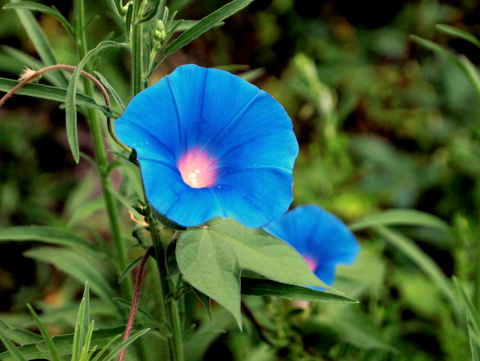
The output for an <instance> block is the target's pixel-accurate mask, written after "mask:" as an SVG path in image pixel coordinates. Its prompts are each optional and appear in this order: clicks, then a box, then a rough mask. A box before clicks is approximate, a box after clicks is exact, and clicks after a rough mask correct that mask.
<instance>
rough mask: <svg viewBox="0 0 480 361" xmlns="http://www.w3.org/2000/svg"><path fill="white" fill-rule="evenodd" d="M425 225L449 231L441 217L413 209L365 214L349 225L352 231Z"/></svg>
mask: <svg viewBox="0 0 480 361" xmlns="http://www.w3.org/2000/svg"><path fill="white" fill-rule="evenodd" d="M394 225H396V226H398V225H402V226H425V227H433V228H437V229H440V230H442V231H446V232H449V229H450V228H449V225H448V223H446V222H445V221H443V220H442V219H440V218H438V217H436V216H434V215H431V214H429V213H425V212H421V211H417V210H414V209H392V210H388V211H384V212H382V213H378V214H374V215H372V216H367V217H365V218H363V219H360V220H358V221H356V222H354V223H352V224H350V225H349V228H350V229H351V230H352V231H358V230H361V229H365V228H370V227H375V226H394Z"/></svg>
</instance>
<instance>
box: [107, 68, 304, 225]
mask: <svg viewBox="0 0 480 361" xmlns="http://www.w3.org/2000/svg"><path fill="white" fill-rule="evenodd" d="M114 127H115V133H116V135H117V137H118V138H119V140H120V141H121V142H123V143H124V144H126V145H127V146H129V147H131V148H134V149H135V150H136V152H137V157H138V161H139V163H140V169H141V173H142V178H143V182H144V186H145V190H146V195H147V198H148V200H149V202H150V203H151V204H152V205H153V207H154V208H155V209H156V210H157V211H158V212H160V213H161V214H163V215H165V216H167V217H168V218H169V219H171V220H172V221H175V222H176V223H178V224H180V225H183V226H195V225H199V224H202V223H204V222H205V221H208V220H210V219H211V218H213V217H233V218H235V219H236V220H237V221H238V222H240V223H242V224H244V225H246V226H248V227H252V228H256V227H262V226H264V225H266V224H268V223H269V222H271V221H272V220H274V219H277V218H278V217H280V216H281V215H282V214H283V213H284V212H286V210H287V209H288V207H289V205H290V203H291V201H292V169H293V163H294V161H295V158H296V156H297V154H298V143H297V141H296V138H295V135H294V133H293V130H292V122H291V120H290V118H289V117H288V115H287V114H286V112H285V110H284V109H283V108H282V106H281V105H280V104H279V103H278V102H277V101H276V100H275V99H273V98H272V96H270V95H269V94H267V93H266V92H264V91H262V90H259V89H258V88H257V87H255V86H254V85H252V84H250V83H248V82H247V81H245V80H242V79H241V78H239V77H237V76H235V75H232V74H230V73H228V72H226V71H222V70H218V69H206V68H201V67H199V66H196V65H184V66H180V67H178V68H177V69H176V70H175V71H174V72H173V73H172V74H170V75H169V76H166V77H164V78H162V79H161V80H160V81H159V82H157V83H156V84H155V85H153V86H151V87H149V88H147V89H145V90H144V91H142V92H141V93H139V94H138V95H137V96H135V97H134V98H133V100H132V101H131V102H130V104H129V105H128V107H127V109H126V110H125V113H124V114H123V115H122V117H121V118H119V119H117V120H116V121H115V123H114Z"/></svg>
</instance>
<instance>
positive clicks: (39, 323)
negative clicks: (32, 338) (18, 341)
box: [27, 304, 60, 361]
mask: <svg viewBox="0 0 480 361" xmlns="http://www.w3.org/2000/svg"><path fill="white" fill-rule="evenodd" d="M27 307H28V310H29V311H30V313H31V315H32V317H33V319H34V320H35V323H36V324H37V327H38V330H39V331H40V333H41V334H42V337H43V340H44V341H45V344H46V345H47V348H48V351H49V353H50V357H51V360H52V361H60V356H59V355H58V352H57V349H56V347H55V345H54V343H53V341H52V338H51V337H50V334H49V333H48V331H47V329H46V328H45V325H44V324H43V322H42V321H41V320H40V318H39V317H38V315H37V313H36V312H35V311H34V310H33V308H32V306H30V305H29V304H27Z"/></svg>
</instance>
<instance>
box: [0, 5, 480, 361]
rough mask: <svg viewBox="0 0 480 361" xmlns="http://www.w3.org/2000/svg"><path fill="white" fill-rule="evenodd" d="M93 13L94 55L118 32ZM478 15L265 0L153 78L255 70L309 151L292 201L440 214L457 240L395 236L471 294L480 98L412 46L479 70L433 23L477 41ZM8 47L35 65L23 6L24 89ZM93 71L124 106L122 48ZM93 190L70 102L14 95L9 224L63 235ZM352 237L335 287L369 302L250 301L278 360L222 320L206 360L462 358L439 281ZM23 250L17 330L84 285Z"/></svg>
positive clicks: (9, 114)
mask: <svg viewBox="0 0 480 361" xmlns="http://www.w3.org/2000/svg"><path fill="white" fill-rule="evenodd" d="M42 3H44V4H47V5H55V6H57V8H58V9H59V10H60V11H61V12H62V13H63V14H64V15H65V16H66V17H67V18H68V16H69V13H70V12H71V11H72V9H71V4H70V2H69V1H64V0H62V1H42ZM224 3H225V1H220V0H216V1H195V0H193V1H191V2H190V4H189V6H186V7H185V9H183V10H182V11H180V12H179V14H178V15H177V18H183V17H184V18H187V19H199V18H201V17H202V16H205V15H206V14H208V13H210V12H212V11H214V10H215V9H217V8H218V7H220V6H221V5H223V4H224ZM5 4H6V1H0V5H1V6H3V5H5ZM104 7H105V8H104ZM89 11H90V12H91V14H90V15H91V16H93V15H95V14H102V15H101V17H100V18H96V19H94V20H93V21H92V23H91V24H90V27H91V29H90V30H89V34H92V36H94V37H95V38H91V39H89V41H91V44H96V43H98V41H100V40H101V39H103V38H105V37H107V36H113V37H115V36H116V35H118V34H119V33H114V34H113V35H109V32H110V31H112V29H113V31H114V32H115V31H117V30H115V29H116V25H115V22H114V20H113V19H112V17H110V16H109V14H108V11H107V9H106V5H105V4H103V2H101V1H91V7H89ZM479 15H480V4H479V3H478V2H477V1H474V0H464V1H436V0H422V1H399V0H397V1H391V2H389V1H374V0H370V1H354V0H350V1H349V0H338V1H334V0H332V1H312V0H298V1H294V0H273V1H272V0H256V1H254V2H253V3H252V4H251V5H250V6H249V7H247V8H246V9H245V10H243V11H241V12H240V13H238V14H236V15H234V16H233V17H231V18H229V19H227V20H226V21H225V24H224V26H222V27H218V28H215V29H213V30H211V31H209V32H208V33H206V34H204V35H203V36H202V37H200V38H199V39H197V40H196V41H194V42H193V43H192V44H190V45H189V46H187V47H185V48H184V49H182V50H180V51H179V52H177V53H175V54H174V55H172V56H171V57H169V58H167V60H166V61H165V63H164V64H163V65H162V66H161V67H160V68H159V71H158V72H156V73H155V74H154V76H153V77H152V82H154V81H155V80H156V79H158V78H160V77H161V76H163V75H164V74H168V73H169V72H171V71H172V70H173V69H174V68H175V67H177V66H179V65H181V64H185V63H196V64H198V65H202V66H227V65H231V64H237V65H238V66H235V67H233V68H231V69H234V70H236V71H239V72H241V71H243V70H257V71H255V72H252V73H250V75H251V76H252V77H251V80H252V82H253V83H255V84H256V85H258V86H259V87H260V88H262V89H264V90H266V91H268V92H269V93H271V94H272V95H273V96H274V97H275V98H276V99H277V100H279V102H280V103H281V104H283V106H284V107H285V109H286V110H287V112H288V113H289V115H290V116H291V118H292V120H293V123H294V128H295V131H296V134H297V136H298V139H299V142H300V147H301V152H300V155H299V158H298V160H297V163H296V168H295V171H294V176H295V185H294V193H295V199H294V205H300V204H307V203H316V204H319V205H321V206H323V207H324V208H326V209H328V210H330V211H331V212H333V213H335V214H336V215H338V216H339V217H340V218H341V219H343V220H345V221H346V222H347V223H352V222H354V221H356V220H358V219H360V218H362V217H364V216H367V215H371V214H375V213H377V212H379V211H381V210H387V209H392V208H413V209H416V210H420V211H425V212H428V213H431V214H433V215H436V216H438V217H440V218H441V219H443V220H445V221H446V222H447V223H449V224H451V225H452V226H453V228H454V229H455V230H456V231H457V234H458V237H457V238H456V240H455V241H452V240H451V239H450V238H447V237H444V235H442V234H440V233H438V232H435V231H434V230H432V229H429V228H418V227H417V228H415V227H404V228H398V230H399V231H401V232H403V233H404V234H407V235H408V236H410V237H412V239H414V240H415V242H417V244H418V246H420V248H421V249H423V251H424V252H425V253H426V254H427V255H428V256H429V257H431V258H432V259H433V260H434V261H435V262H436V263H437V264H438V266H439V267H440V269H441V270H442V271H443V272H444V274H445V275H446V276H447V277H450V276H452V275H456V276H457V277H458V278H459V279H460V280H462V281H463V282H464V283H465V285H466V286H467V288H474V286H473V285H474V284H475V282H479V280H478V279H477V273H478V267H479V260H478V259H476V258H475V257H476V256H475V255H476V254H478V248H479V245H478V242H479V240H478V237H476V235H477V234H478V227H479V216H480V215H479V209H480V207H479V206H480V162H479V156H480V142H479V141H480V131H479V129H480V127H479V125H480V122H479V115H480V106H479V105H480V103H479V102H480V99H478V98H477V97H476V94H475V91H474V90H473V88H472V86H471V84H470V83H469V82H468V80H467V79H466V78H465V77H464V75H463V74H462V73H461V72H460V71H458V70H457V69H456V68H455V67H454V66H453V65H452V64H451V63H449V62H448V61H447V60H445V59H444V58H441V57H439V56H438V55H436V54H434V53H432V52H431V51H429V50H427V49H425V48H422V47H420V46H419V45H418V44H417V43H415V42H414V41H412V39H411V38H410V37H409V36H410V35H411V34H414V35H418V36H420V37H422V38H425V39H429V40H432V41H434V42H436V43H438V44H440V45H442V46H443V47H444V48H445V49H449V50H450V51H452V52H454V53H459V54H464V55H466V56H467V57H468V58H469V59H470V60H471V61H472V62H473V63H474V64H478V62H480V49H478V48H476V47H474V46H473V45H471V44H470V43H468V42H466V41H464V40H460V39H456V38H454V37H452V36H449V35H447V34H445V33H442V32H440V31H438V30H436V28H435V25H436V24H439V23H442V24H449V25H453V26H456V27H458V28H461V29H464V30H466V31H468V32H470V33H472V34H473V35H476V36H479V35H480V23H479V22H478V19H479ZM37 18H38V19H39V22H40V24H41V25H42V27H43V29H44V31H45V32H46V33H47V35H48V37H49V38H50V39H51V41H52V44H53V45H54V47H55V51H56V54H57V56H58V58H59V60H60V62H62V63H65V64H76V63H77V62H78V59H77V58H76V53H75V52H74V51H73V49H74V44H71V43H70V41H69V40H68V37H67V36H66V35H65V32H64V30H63V28H62V27H61V25H60V24H59V23H58V22H56V21H55V20H53V19H51V18H49V17H47V16H44V15H38V17H37ZM8 47H14V48H20V49H22V50H23V51H26V52H28V53H30V54H31V55H32V56H36V54H35V52H34V50H33V48H32V46H31V43H30V42H29V40H28V38H27V37H26V35H25V33H24V32H23V30H22V28H21V26H20V23H19V22H18V19H17V18H16V16H15V14H14V12H10V11H1V12H0V76H3V77H10V78H15V77H17V75H18V74H19V73H20V71H21V70H22V64H20V63H18V62H17V61H12V60H11V58H10V57H9V56H8V54H9V51H11V50H9V49H10V48H8ZM98 69H99V71H100V72H102V74H103V75H104V76H106V77H107V78H108V79H109V81H111V83H112V85H114V87H115V88H116V89H117V91H118V92H119V93H120V95H121V96H122V97H123V100H124V101H125V102H128V100H129V99H130V94H129V87H128V86H127V84H128V81H129V78H128V76H129V75H128V74H129V71H128V69H129V59H128V57H127V56H126V55H125V54H124V53H122V52H121V51H115V52H110V53H108V54H105V61H104V62H102V63H100V64H99V68H98ZM79 127H80V128H79V134H80V138H79V139H80V149H81V151H82V152H84V153H86V154H89V155H92V147H91V144H90V140H89V136H88V129H87V126H86V123H85V122H84V121H83V120H82V119H80V122H79ZM98 193H99V187H98V185H97V184H96V183H95V177H94V175H93V174H92V171H91V168H90V165H89V164H88V163H87V162H86V161H81V162H80V164H79V165H75V164H74V162H73V159H72V157H71V154H70V151H69V150H68V144H67V140H66V135H65V131H64V112H63V110H61V109H59V106H58V104H55V103H52V102H49V101H39V100H35V99H32V98H25V97H20V96H16V97H14V98H12V99H10V100H9V101H8V102H7V104H6V105H5V106H4V107H2V108H0V226H2V227H6V226H11V225H28V224H41V225H51V226H57V225H67V223H68V222H69V220H70V222H71V217H72V216H73V215H75V210H76V209H77V208H78V207H80V206H81V205H82V204H85V202H87V201H89V200H91V199H93V198H95V197H96V196H98ZM92 207H93V206H92ZM76 216H77V217H78V218H77V219H76V220H75V222H73V224H70V225H73V226H74V227H75V228H76V229H78V230H79V231H80V232H81V231H82V230H83V229H85V228H87V227H88V228H93V229H94V230H95V231H96V232H98V234H100V235H103V236H106V237H107V238H108V234H105V233H106V232H108V227H107V225H106V220H105V216H104V214H103V213H102V211H101V210H100V209H97V210H96V211H95V212H90V213H88V214H85V216H81V215H78V214H76ZM357 236H358V238H359V240H360V243H361V246H362V254H361V256H360V258H359V261H358V262H357V263H356V265H355V266H353V267H351V268H347V267H345V268H341V269H340V272H339V274H340V277H339V282H338V284H337V285H338V289H340V290H345V292H346V293H347V295H348V296H352V297H354V298H355V297H356V298H358V299H359V300H360V301H361V302H360V304H359V305H358V306H351V305H328V306H323V305H318V306H316V307H317V308H318V309H319V312H318V313H315V312H314V314H315V316H312V317H311V319H310V320H309V321H305V320H301V319H299V318H297V316H298V315H296V314H295V313H292V310H291V307H290V306H289V305H290V304H288V305H287V304H285V303H282V302H281V301H278V304H277V305H276V306H278V307H277V308H274V307H273V306H272V305H270V306H272V307H270V308H268V307H267V309H266V310H265V309H264V307H265V305H264V304H261V302H259V301H258V300H253V298H252V299H249V302H251V306H252V308H253V309H254V310H255V312H258V313H259V314H258V317H261V314H263V313H265V314H267V315H268V316H269V317H266V320H265V322H270V323H271V325H270V326H271V327H272V328H273V329H276V330H277V331H278V332H276V333H274V336H273V337H272V338H273V340H272V342H273V344H275V348H270V349H268V348H265V344H264V343H261V342H260V341H259V340H258V337H257V335H256V334H255V332H254V331H253V330H252V329H251V328H249V327H247V328H246V330H244V332H243V333H240V332H239V331H237V330H235V323H234V321H233V319H230V318H229V317H230V316H227V315H225V314H224V313H223V311H221V310H217V311H216V312H215V313H214V315H213V316H212V317H214V318H215V319H221V320H223V321H218V322H220V323H221V322H223V323H224V324H225V327H226V328H228V329H230V330H231V331H230V332H229V333H228V334H224V335H222V336H221V337H218V338H217V339H216V340H215V341H213V340H209V341H205V345H210V343H212V346H211V347H209V349H208V350H207V353H206V356H205V359H213V357H220V358H222V359H225V360H228V359H232V360H247V359H248V360H250V359H251V360H254V359H255V360H274V359H277V360H282V359H286V360H303V359H304V360H310V359H312V360H323V359H325V360H406V359H409V360H412V361H413V360H464V359H468V358H469V357H470V350H469V346H468V341H467V340H468V339H467V338H466V336H465V329H464V328H463V326H462V325H461V323H458V322H457V320H456V319H455V315H454V311H453V310H452V309H451V307H450V305H449V303H448V302H447V300H445V299H444V298H443V296H442V295H441V293H440V291H439V290H438V288H437V285H436V284H435V283H434V282H433V281H432V280H431V278H429V277H428V276H427V275H426V274H424V273H422V271H421V270H420V269H419V268H418V267H417V264H415V262H414V261H412V259H411V258H409V257H408V256H406V255H405V254H404V253H402V252H400V251H399V250H398V249H397V248H395V247H394V246H392V245H391V244H390V243H388V242H386V241H385V239H384V238H382V237H381V236H379V235H373V234H371V233H369V232H367V231H360V232H357ZM29 247H30V245H29V244H28V243H26V244H22V245H21V246H19V245H13V244H0V320H2V319H4V320H16V321H17V322H18V320H19V318H15V317H17V316H18V314H20V313H22V312H25V304H26V303H27V302H30V303H33V304H35V303H36V302H37V303H38V304H42V303H43V304H47V305H51V306H54V305H55V304H56V303H58V302H59V303H61V302H63V301H62V300H75V299H76V298H77V297H78V295H79V294H81V290H82V287H81V286H82V285H80V284H76V283H75V284H74V285H71V284H69V283H70V281H67V280H66V279H65V276H64V275H63V274H62V273H61V272H59V271H56V270H54V269H52V268H50V267H47V266H45V265H44V264H41V263H37V262H36V261H33V260H32V259H31V258H25V257H23V256H22V252H23V251H25V250H27V249H28V248H29ZM337 285H336V287H337ZM278 310H283V311H284V312H279V311H278ZM201 311H203V309H201V310H199V312H201ZM15 314H17V316H15ZM18 317H20V316H18ZM195 317H198V318H200V316H195ZM225 320H226V321H225ZM64 326H65V325H64ZM70 326H71V325H70ZM65 327H66V328H67V329H68V325H66V326H65ZM206 327H207V326H206ZM59 331H62V330H59ZM217 336H218V335H217ZM246 350H249V351H246ZM272 350H275V352H273V351H272ZM272 352H273V353H272ZM192 357H193V356H192ZM254 357H257V358H254ZM191 359H192V360H193V358H191Z"/></svg>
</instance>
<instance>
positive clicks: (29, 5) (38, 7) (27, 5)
mask: <svg viewBox="0 0 480 361" xmlns="http://www.w3.org/2000/svg"><path fill="white" fill-rule="evenodd" d="M3 8H4V9H25V10H33V11H39V12H41V13H44V14H48V15H51V16H53V17H54V18H56V19H57V20H58V21H60V23H61V24H62V25H63V27H64V28H65V30H67V32H68V33H69V35H70V36H72V37H73V30H72V26H71V25H70V23H69V22H68V21H67V19H65V17H64V16H63V15H62V13H61V12H60V11H58V9H56V8H55V7H50V6H47V5H43V4H39V3H34V2H31V1H22V2H15V3H11V4H7V5H5V6H4V7H3Z"/></svg>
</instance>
